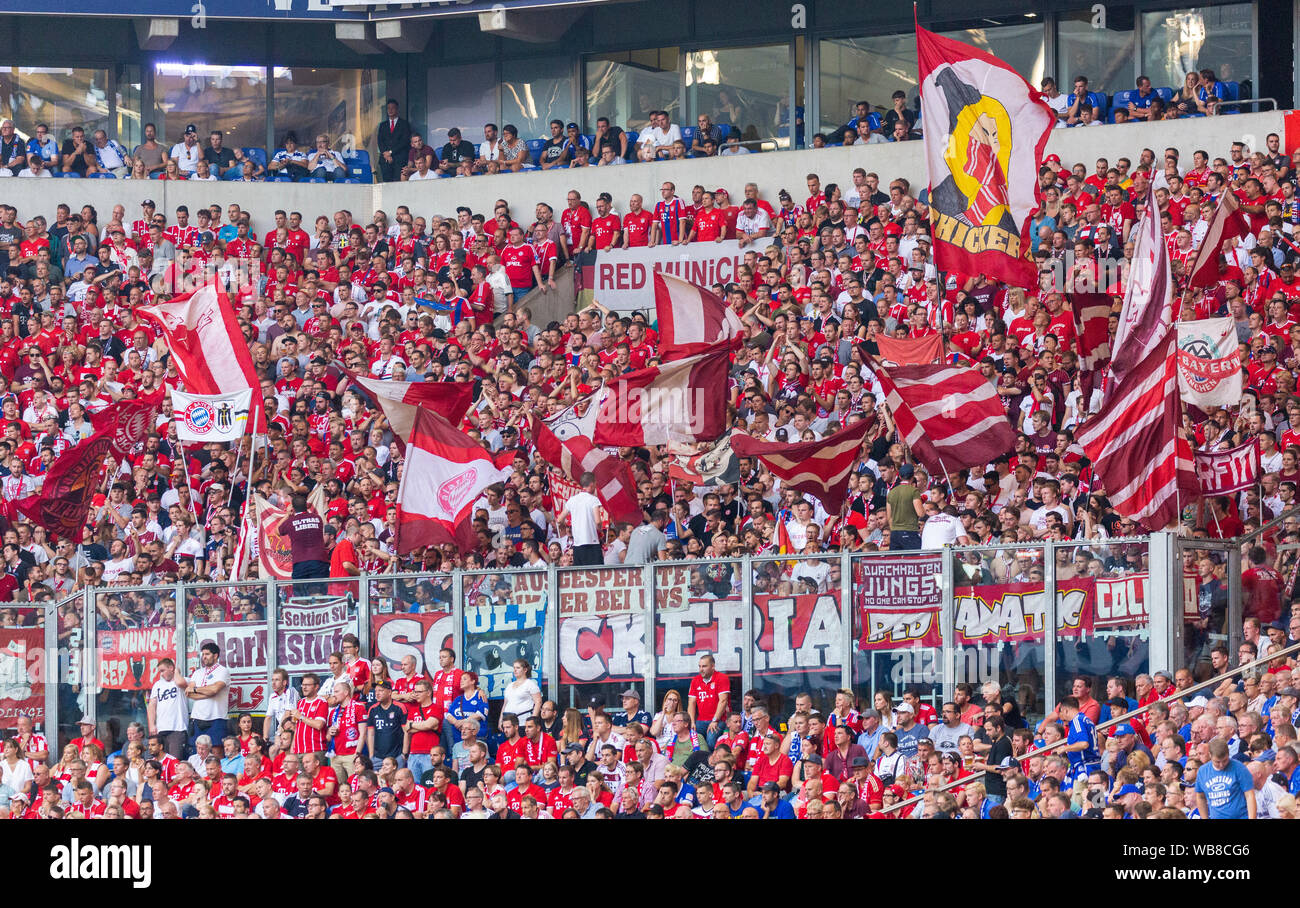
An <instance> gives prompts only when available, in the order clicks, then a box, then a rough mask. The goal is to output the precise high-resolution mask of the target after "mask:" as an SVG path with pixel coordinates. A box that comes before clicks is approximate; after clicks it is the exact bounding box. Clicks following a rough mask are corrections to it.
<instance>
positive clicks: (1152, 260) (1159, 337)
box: [1110, 186, 1174, 379]
mask: <svg viewBox="0 0 1300 908" xmlns="http://www.w3.org/2000/svg"><path fill="white" fill-rule="evenodd" d="M1173 323H1174V284H1173V281H1172V280H1171V271H1170V268H1169V247H1168V246H1167V245H1166V244H1165V238H1164V237H1163V236H1162V235H1161V233H1160V208H1159V206H1158V205H1156V196H1155V191H1154V190H1153V189H1151V187H1150V186H1148V187H1147V207H1146V212H1145V213H1144V214H1143V215H1142V220H1141V221H1139V222H1138V225H1137V227H1136V228H1134V230H1133V263H1132V265H1131V266H1130V267H1129V272H1128V286H1127V287H1125V288H1124V308H1123V309H1122V310H1121V312H1120V314H1119V325H1118V326H1117V327H1116V329H1115V344H1114V346H1113V348H1112V349H1111V351H1110V367H1111V371H1112V372H1113V373H1114V374H1115V378H1116V379H1122V378H1123V377H1124V376H1125V375H1127V374H1128V373H1129V372H1130V371H1132V370H1133V369H1134V368H1135V367H1136V366H1137V363H1138V362H1140V361H1142V360H1144V359H1146V356H1147V354H1148V353H1150V352H1151V351H1153V350H1154V349H1155V348H1156V347H1157V346H1159V345H1160V344H1161V343H1162V342H1163V341H1164V339H1165V333H1166V332H1167V331H1168V330H1169V326H1170V325H1172V324H1173Z"/></svg>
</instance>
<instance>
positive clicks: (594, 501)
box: [566, 492, 601, 546]
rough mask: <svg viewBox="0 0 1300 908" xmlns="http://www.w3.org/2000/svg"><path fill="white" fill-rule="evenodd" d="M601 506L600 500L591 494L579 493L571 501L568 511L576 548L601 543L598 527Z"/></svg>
mask: <svg viewBox="0 0 1300 908" xmlns="http://www.w3.org/2000/svg"><path fill="white" fill-rule="evenodd" d="M600 506H601V505H600V499H599V498H597V497H596V496H595V495H593V494H591V493H590V492H579V493H577V494H576V495H574V496H573V497H572V498H570V499H569V503H568V505H567V506H566V509H567V510H568V512H569V525H570V527H571V528H572V535H573V544H574V545H575V546H578V545H596V544H598V543H599V542H600V529H599V527H598V526H597V525H596V512H597V510H598V509H599V508H600Z"/></svg>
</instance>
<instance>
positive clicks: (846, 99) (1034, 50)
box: [817, 21, 1046, 132]
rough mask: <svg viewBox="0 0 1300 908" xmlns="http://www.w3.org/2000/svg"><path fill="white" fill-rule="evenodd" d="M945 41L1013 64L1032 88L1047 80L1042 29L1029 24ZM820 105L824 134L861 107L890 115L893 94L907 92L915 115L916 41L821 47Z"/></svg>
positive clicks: (855, 41) (967, 32) (898, 38)
mask: <svg viewBox="0 0 1300 908" xmlns="http://www.w3.org/2000/svg"><path fill="white" fill-rule="evenodd" d="M939 34H940V35H942V36H943V37H945V38H952V39H953V40H954V41H961V42H964V43H966V44H970V45H972V46H973V47H978V48H979V49H980V50H982V51H985V52H986V53H990V54H992V55H993V56H995V57H997V58H998V59H1000V60H1003V61H1005V62H1006V63H1008V64H1010V65H1011V67H1012V68H1013V69H1015V70H1016V72H1018V73H1020V74H1021V75H1022V76H1024V77H1025V79H1026V80H1027V81H1028V82H1029V83H1030V84H1031V85H1033V86H1035V87H1037V86H1038V84H1039V82H1040V81H1041V80H1042V78H1043V72H1044V66H1045V62H1046V57H1045V52H1046V51H1045V47H1044V43H1043V25H1042V23H1041V22H1038V21H1028V22H1025V23H1024V24H1017V25H1000V26H994V27H980V28H964V29H949V30H946V31H940V32H939ZM820 50H821V72H820V74H819V77H820V83H821V105H820V120H821V122H820V123H819V124H818V130H817V131H819V132H830V131H832V130H834V129H838V128H839V127H841V126H843V125H844V124H846V123H848V122H849V120H851V119H852V118H853V116H854V108H855V107H856V105H857V103H858V102H859V101H867V102H869V103H870V104H871V105H872V107H873V108H874V109H875V110H876V111H879V112H883V111H885V110H888V109H889V107H890V106H891V102H890V98H891V96H892V95H893V94H894V92H896V91H899V90H902V91H905V92H907V105H908V107H910V108H912V109H916V104H917V99H918V92H917V81H916V35H915V34H914V33H913V32H907V33H906V34H902V35H876V36H872V37H869V38H835V39H830V40H826V41H822V42H821V47H820Z"/></svg>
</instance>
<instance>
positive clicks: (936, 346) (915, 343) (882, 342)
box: [876, 334, 943, 366]
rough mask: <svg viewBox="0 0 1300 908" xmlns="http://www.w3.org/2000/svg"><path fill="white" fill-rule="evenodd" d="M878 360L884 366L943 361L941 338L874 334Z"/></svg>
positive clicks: (923, 364) (934, 336) (932, 335)
mask: <svg viewBox="0 0 1300 908" xmlns="http://www.w3.org/2000/svg"><path fill="white" fill-rule="evenodd" d="M876 347H877V348H878V349H879V350H880V360H881V362H882V363H883V364H884V365H886V366H925V365H929V364H931V363H939V362H943V338H942V337H940V336H939V335H937V334H931V335H930V336H929V337H886V336H885V335H883V334H880V335H877V336H876Z"/></svg>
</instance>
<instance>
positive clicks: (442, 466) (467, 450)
mask: <svg viewBox="0 0 1300 908" xmlns="http://www.w3.org/2000/svg"><path fill="white" fill-rule="evenodd" d="M509 474H510V471H509V470H500V469H498V468H497V466H496V464H495V463H493V462H492V455H491V454H489V453H488V452H487V450H486V449H485V448H483V446H482V445H479V444H476V443H475V442H474V440H473V439H472V438H470V437H469V436H468V435H466V434H465V433H463V432H460V431H457V430H456V429H455V428H453V427H452V426H451V424H450V423H448V422H447V420H445V419H443V418H442V417H441V416H439V415H438V414H436V413H433V412H431V411H429V410H426V409H424V408H422V407H419V408H416V411H415V419H414V423H413V426H412V429H411V435H410V438H409V440H408V445H407V449H406V461H405V463H404V465H403V467H402V481H401V483H400V484H399V485H398V487H397V554H399V555H406V554H408V553H410V552H411V551H413V550H415V549H417V548H420V547H422V546H426V545H440V544H442V543H452V544H455V545H461V546H464V547H465V548H466V550H468V549H470V548H477V544H476V542H475V541H474V539H473V529H472V525H471V518H472V517H473V510H474V502H475V501H477V500H478V497H479V495H481V494H482V493H483V490H484V489H486V488H487V487H488V486H490V485H493V484H495V483H497V482H500V481H501V480H502V479H504V478H505V477H506V476H508V475H509Z"/></svg>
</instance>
